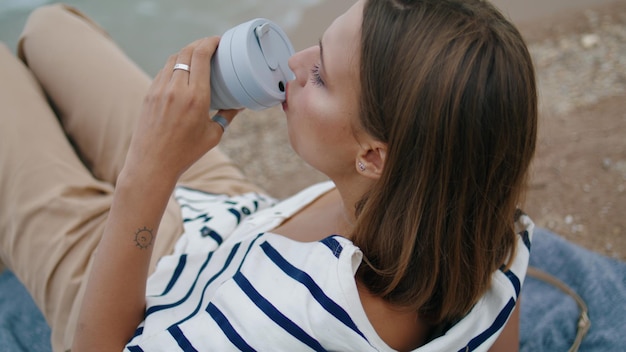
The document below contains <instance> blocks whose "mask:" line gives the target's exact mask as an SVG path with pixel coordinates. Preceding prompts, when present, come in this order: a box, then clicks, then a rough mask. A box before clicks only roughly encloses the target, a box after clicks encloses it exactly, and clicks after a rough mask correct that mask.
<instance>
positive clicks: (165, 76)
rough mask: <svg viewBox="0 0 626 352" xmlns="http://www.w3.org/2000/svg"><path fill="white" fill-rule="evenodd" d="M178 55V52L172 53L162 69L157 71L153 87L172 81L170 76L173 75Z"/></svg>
mask: <svg viewBox="0 0 626 352" xmlns="http://www.w3.org/2000/svg"><path fill="white" fill-rule="evenodd" d="M177 57H178V54H174V55H170V56H169V57H168V59H167V61H166V62H165V65H164V66H163V68H161V70H159V72H157V75H156V76H154V79H153V80H152V84H151V86H150V87H151V88H152V89H156V87H158V86H160V85H162V84H163V83H164V82H165V83H167V82H169V81H170V78H171V76H172V67H173V66H174V63H175V62H176V58H177Z"/></svg>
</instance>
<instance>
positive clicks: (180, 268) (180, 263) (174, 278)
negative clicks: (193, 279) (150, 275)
mask: <svg viewBox="0 0 626 352" xmlns="http://www.w3.org/2000/svg"><path fill="white" fill-rule="evenodd" d="M186 264H187V254H183V255H181V256H180V258H178V265H176V269H174V274H173V275H172V278H171V279H170V282H168V283H167V286H166V287H165V290H164V291H163V293H161V294H160V295H159V296H165V295H166V294H168V293H169V292H170V290H171V289H172V287H174V284H176V281H178V278H179V277H180V275H181V274H182V273H183V269H184V268H185V265H186Z"/></svg>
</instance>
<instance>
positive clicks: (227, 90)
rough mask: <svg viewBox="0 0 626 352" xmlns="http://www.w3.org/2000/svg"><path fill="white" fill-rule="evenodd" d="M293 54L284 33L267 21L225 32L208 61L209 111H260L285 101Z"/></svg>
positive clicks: (250, 23)
mask: <svg viewBox="0 0 626 352" xmlns="http://www.w3.org/2000/svg"><path fill="white" fill-rule="evenodd" d="M293 54H294V50H293V46H292V45H291V42H290V41H289V38H288V37H287V35H286V34H285V32H284V31H283V30H282V29H281V28H280V27H279V26H278V25H276V24H275V23H273V22H272V21H269V20H267V19H264V18H257V19H254V20H251V21H248V22H246V23H242V24H240V25H238V26H236V27H234V28H231V29H229V30H228V31H226V33H224V35H223V36H222V38H221V40H220V44H219V47H218V48H217V51H216V53H215V54H214V55H213V58H212V60H211V109H212V110H218V109H239V108H243V107H245V108H248V109H252V110H262V109H266V108H269V107H272V106H274V105H278V104H280V103H282V102H283V101H285V89H286V87H287V82H288V81H291V80H293V79H294V78H295V75H294V73H293V72H292V71H291V69H289V65H288V61H289V58H290V57H291V56H292V55H293Z"/></svg>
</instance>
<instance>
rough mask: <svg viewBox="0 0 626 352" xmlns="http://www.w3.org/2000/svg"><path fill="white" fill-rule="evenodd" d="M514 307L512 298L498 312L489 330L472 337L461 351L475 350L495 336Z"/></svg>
mask: <svg viewBox="0 0 626 352" xmlns="http://www.w3.org/2000/svg"><path fill="white" fill-rule="evenodd" d="M513 308H515V301H514V300H513V298H511V299H510V300H509V302H508V303H507V304H506V305H505V306H504V308H502V310H501V311H500V314H498V316H497V317H496V320H495V321H494V322H493V324H491V326H490V327H489V328H487V330H485V331H483V332H482V333H481V334H480V335H478V336H476V337H474V338H473V339H471V340H470V342H469V343H468V344H467V347H463V348H462V349H460V350H459V352H461V351H473V350H475V349H476V348H477V347H478V346H480V345H482V344H483V343H484V342H485V341H487V340H488V339H489V338H490V337H491V336H493V334H495V333H496V332H497V331H498V330H500V329H501V328H502V327H503V326H504V324H506V321H507V319H508V318H509V315H511V312H512V311H513Z"/></svg>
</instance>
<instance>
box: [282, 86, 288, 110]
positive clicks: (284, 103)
mask: <svg viewBox="0 0 626 352" xmlns="http://www.w3.org/2000/svg"><path fill="white" fill-rule="evenodd" d="M288 96H289V82H287V84H286V85H285V101H283V110H287V107H288V106H289V104H288V103H287V101H288V99H289V98H288Z"/></svg>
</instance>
